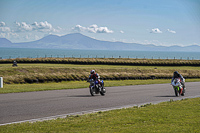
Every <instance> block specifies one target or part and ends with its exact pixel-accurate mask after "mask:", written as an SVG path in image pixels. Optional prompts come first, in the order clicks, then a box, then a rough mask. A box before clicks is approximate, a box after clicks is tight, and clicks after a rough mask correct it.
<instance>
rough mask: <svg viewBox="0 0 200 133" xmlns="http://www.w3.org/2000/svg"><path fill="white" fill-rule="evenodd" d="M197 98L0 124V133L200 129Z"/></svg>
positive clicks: (197, 130) (186, 132)
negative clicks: (43, 119)
mask: <svg viewBox="0 0 200 133" xmlns="http://www.w3.org/2000/svg"><path fill="white" fill-rule="evenodd" d="M199 110H200V98H194V99H185V100H180V101H172V100H170V101H169V102H164V103H159V104H156V105H144V106H142V107H133V108H127V109H118V110H112V111H106V112H98V113H93V114H86V115H81V116H79V115H76V116H68V117H66V118H63V119H61V118H58V119H56V120H49V121H43V122H35V123H28V122H27V123H21V124H12V125H5V126H1V127H0V132H1V133H8V132H9V133H10V132H15V133H23V132H35V133H36V132H44V133H47V132H48V133H50V132H73V133H76V132H77V133H79V132H81V133H82V132H85V133H87V132H92V133H94V132H102V133H105V132H106V133H108V132H109V133H114V132H172V133H174V132H184V133H188V132H192V133H195V132H196V133H197V132H200V128H199V125H200V111H199Z"/></svg>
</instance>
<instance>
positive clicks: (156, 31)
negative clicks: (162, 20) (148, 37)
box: [150, 28, 162, 33]
mask: <svg viewBox="0 0 200 133" xmlns="http://www.w3.org/2000/svg"><path fill="white" fill-rule="evenodd" d="M150 33H162V31H161V30H160V29H158V28H154V29H152V30H151V32H150Z"/></svg>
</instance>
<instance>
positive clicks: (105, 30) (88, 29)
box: [72, 24, 113, 33]
mask: <svg viewBox="0 0 200 133" xmlns="http://www.w3.org/2000/svg"><path fill="white" fill-rule="evenodd" d="M72 30H73V31H76V32H81V31H83V32H90V33H113V31H112V30H109V29H108V28H107V27H98V26H97V25H96V24H93V25H90V26H89V27H83V26H81V25H76V26H75V27H74V28H72Z"/></svg>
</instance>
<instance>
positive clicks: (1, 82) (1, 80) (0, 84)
mask: <svg viewBox="0 0 200 133" xmlns="http://www.w3.org/2000/svg"><path fill="white" fill-rule="evenodd" d="M0 88H3V77H0Z"/></svg>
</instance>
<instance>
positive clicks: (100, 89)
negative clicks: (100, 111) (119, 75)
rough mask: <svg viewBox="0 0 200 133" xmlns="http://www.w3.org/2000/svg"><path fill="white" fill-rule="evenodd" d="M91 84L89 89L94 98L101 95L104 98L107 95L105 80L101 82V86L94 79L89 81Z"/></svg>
mask: <svg viewBox="0 0 200 133" xmlns="http://www.w3.org/2000/svg"><path fill="white" fill-rule="evenodd" d="M88 82H90V86H89V89H90V94H91V95H92V96H94V95H95V94H99V93H100V94H101V95H102V96H104V95H105V93H106V89H105V87H104V82H103V80H102V81H101V85H100V84H99V82H98V80H93V79H89V81H88Z"/></svg>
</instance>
